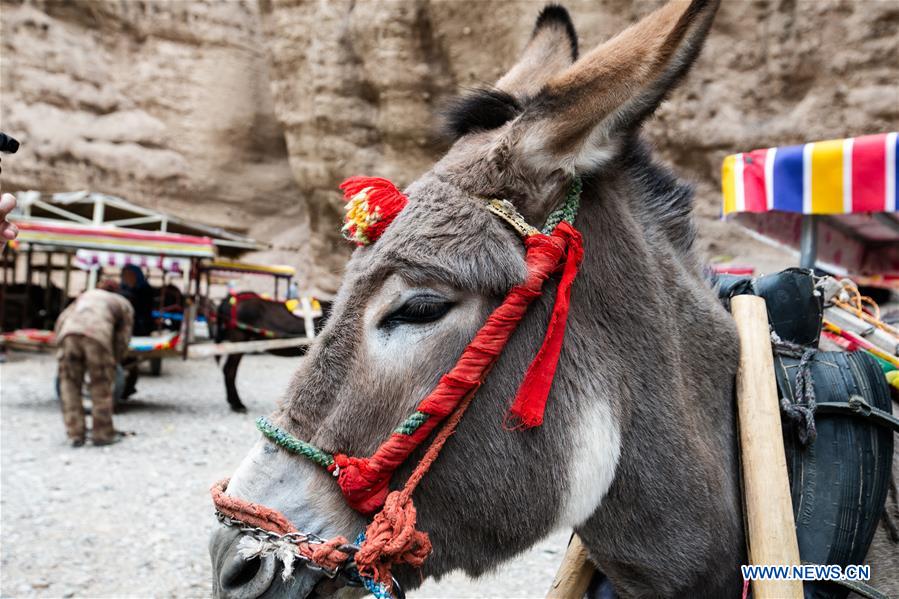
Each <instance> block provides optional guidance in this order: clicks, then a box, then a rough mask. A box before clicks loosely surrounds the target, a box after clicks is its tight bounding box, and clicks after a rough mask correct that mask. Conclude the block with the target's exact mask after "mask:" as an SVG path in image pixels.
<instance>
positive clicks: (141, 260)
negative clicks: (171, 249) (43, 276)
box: [75, 250, 190, 274]
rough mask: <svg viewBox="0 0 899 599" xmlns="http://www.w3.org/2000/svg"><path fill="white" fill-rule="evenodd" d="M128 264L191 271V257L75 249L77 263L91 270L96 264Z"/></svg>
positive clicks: (174, 270)
mask: <svg viewBox="0 0 899 599" xmlns="http://www.w3.org/2000/svg"><path fill="white" fill-rule="evenodd" d="M128 264H133V265H135V266H139V267H141V268H158V269H161V270H165V271H168V272H175V273H179V274H183V273H185V272H189V271H190V258H170V257H168V256H150V255H147V254H126V253H124V252H101V251H98V250H76V251H75V265H76V266H77V267H78V268H82V269H84V270H90V269H91V268H93V267H94V266H101V267H102V266H117V267H119V268H121V267H122V266H127V265H128Z"/></svg>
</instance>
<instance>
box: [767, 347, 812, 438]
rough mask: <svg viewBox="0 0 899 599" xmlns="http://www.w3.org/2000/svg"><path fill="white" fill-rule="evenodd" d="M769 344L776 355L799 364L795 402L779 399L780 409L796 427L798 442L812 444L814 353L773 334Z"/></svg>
mask: <svg viewBox="0 0 899 599" xmlns="http://www.w3.org/2000/svg"><path fill="white" fill-rule="evenodd" d="M771 342H772V344H773V345H774V349H775V351H776V352H777V353H779V354H781V355H784V356H787V357H789V358H795V359H798V360H799V364H798V365H797V366H796V393H795V398H794V399H795V401H790V400H789V399H787V398H786V397H781V398H780V409H781V411H783V413H784V414H786V416H787V417H788V418H789V419H790V420H792V421H793V422H794V423H795V424H796V426H797V427H798V433H799V442H800V443H802V444H803V445H808V444H809V443H814V442H815V439H816V438H817V436H818V430H817V428H816V427H815V409H816V407H817V403H816V396H815V386H814V384H813V383H812V372H811V368H812V360H813V359H814V357H815V353H816V351H815V349H814V348H808V347H805V346H802V345H799V344H796V343H793V342H791V341H786V340H784V339H781V338H780V337H778V336H777V335H776V334H774V333H771Z"/></svg>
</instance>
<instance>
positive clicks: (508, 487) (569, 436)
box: [211, 0, 717, 597]
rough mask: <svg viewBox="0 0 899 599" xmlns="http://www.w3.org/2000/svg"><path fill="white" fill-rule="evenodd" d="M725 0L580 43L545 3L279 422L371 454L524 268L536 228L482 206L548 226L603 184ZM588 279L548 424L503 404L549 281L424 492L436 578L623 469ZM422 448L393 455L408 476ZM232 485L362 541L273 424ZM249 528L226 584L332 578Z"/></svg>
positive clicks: (322, 528) (519, 539)
mask: <svg viewBox="0 0 899 599" xmlns="http://www.w3.org/2000/svg"><path fill="white" fill-rule="evenodd" d="M716 7H717V3H716V2H714V1H700V0H695V1H693V2H672V3H670V4H668V5H666V6H664V7H662V8H661V9H659V10H658V11H656V12H654V13H652V14H650V15H649V16H647V17H646V18H644V19H643V20H642V21H640V22H639V23H637V24H635V25H633V26H632V27H630V28H628V29H626V30H625V31H623V32H622V33H621V34H619V35H618V36H616V37H614V38H612V39H611V40H609V41H607V42H605V43H604V44H601V45H600V46H598V47H597V48H595V49H594V50H593V51H591V52H590V53H589V54H587V55H585V56H583V57H582V58H580V59H578V57H577V52H578V49H577V48H578V42H577V38H576V36H575V33H574V28H573V26H572V24H571V21H570V19H569V17H568V13H567V12H566V11H565V10H564V9H563V8H561V7H558V6H550V7H547V8H546V9H544V10H543V12H542V13H541V15H540V17H539V18H538V20H537V23H536V26H535V28H534V31H533V34H532V35H531V38H530V41H529V42H528V44H527V46H526V47H525V50H524V52H523V55H522V57H521V59H520V61H519V62H518V63H517V64H516V65H515V66H513V67H512V68H511V69H510V70H509V72H508V73H507V74H506V75H505V76H503V77H502V78H501V79H500V80H499V81H498V82H497V83H496V86H495V87H494V88H492V89H486V90H479V91H475V92H472V93H470V94H468V95H466V96H463V97H462V98H460V99H458V100H457V101H456V102H455V103H454V104H453V105H451V106H450V108H449V111H448V116H447V119H446V121H447V132H448V134H449V135H450V136H451V137H452V138H453V140H454V143H453V145H452V147H451V148H450V150H449V151H448V153H447V154H446V156H444V158H443V159H442V160H440V161H439V162H438V163H437V164H436V165H435V166H434V167H433V168H432V169H431V170H430V171H429V172H427V173H425V174H424V175H423V176H421V177H420V178H419V179H418V180H417V181H415V182H414V183H412V184H411V185H410V186H409V187H408V188H407V189H406V190H405V194H406V196H407V197H408V198H409V202H408V205H407V206H406V207H405V208H404V209H403V210H402V212H400V213H399V215H398V216H397V218H396V219H395V220H394V221H393V222H392V224H391V225H390V226H389V227H388V228H387V229H386V231H384V232H383V234H382V235H381V236H380V238H379V239H378V240H377V241H376V242H375V243H373V244H371V245H367V246H365V247H360V248H359V249H357V250H356V252H355V253H354V254H353V256H352V258H351V260H350V261H349V263H348V265H347V269H346V274H345V277H344V280H343V284H342V286H341V289H340V292H339V293H338V297H337V299H336V301H335V303H334V306H333V311H332V314H331V317H330V320H329V322H328V324H327V326H326V327H325V329H324V330H323V331H322V333H321V335H320V336H319V337H318V338H317V339H316V341H315V343H314V344H313V346H312V347H311V348H310V350H309V352H308V354H307V357H306V358H305V360H304V362H303V363H302V365H301V366H300V368H299V369H298V370H297V372H296V374H295V375H294V377H293V380H292V382H291V384H290V386H289V388H288V390H287V393H286V395H285V397H284V398H283V400H282V401H281V403H280V406H279V409H278V411H277V413H276V415H275V416H274V418H273V420H274V421H275V423H276V424H277V425H278V426H280V427H281V428H283V429H285V430H287V431H289V432H290V433H291V434H293V435H294V436H295V437H297V438H299V439H304V440H307V441H309V442H311V443H313V444H314V445H316V446H318V447H320V448H322V449H325V450H327V451H330V452H341V453H344V454H347V455H357V456H366V455H370V454H371V453H372V452H373V451H374V450H375V449H376V448H377V446H378V445H379V444H380V443H381V442H382V441H383V440H384V439H385V438H386V437H387V436H388V435H389V434H390V432H391V431H392V430H394V429H395V428H396V427H397V426H398V425H399V424H400V423H402V422H403V420H404V419H405V418H406V417H407V416H408V415H409V414H410V413H411V412H412V411H413V410H414V409H415V407H416V405H417V404H418V403H419V402H420V401H421V400H422V399H423V398H424V397H425V396H426V395H427V394H428V393H429V392H430V391H431V390H432V389H433V388H434V387H435V385H436V384H437V383H438V381H439V379H440V377H441V375H443V374H444V373H446V372H447V371H449V370H450V369H451V368H452V367H453V365H454V364H455V362H456V360H457V359H458V357H459V355H460V354H461V352H462V351H463V349H464V348H465V346H466V345H467V344H468V343H469V342H470V341H471V339H472V338H473V336H474V335H475V333H476V332H477V331H478V329H479V328H480V327H481V326H482V325H483V323H484V322H485V319H486V318H487V316H488V315H489V313H490V311H491V310H492V309H493V308H495V307H496V306H497V305H498V303H499V302H500V301H501V300H502V298H503V297H504V296H505V294H506V293H507V292H508V291H509V290H510V288H512V287H513V286H514V285H516V284H518V283H520V282H521V281H522V280H523V279H524V277H525V275H526V268H525V262H524V258H523V256H524V250H523V246H522V243H521V240H520V239H519V238H518V236H517V235H516V234H515V233H514V232H513V231H512V230H511V229H510V228H509V226H508V225H507V224H506V223H504V222H503V221H502V220H500V219H499V218H497V217H496V216H494V215H493V214H491V213H490V212H489V211H488V210H486V204H487V200H486V199H485V198H502V199H506V200H509V201H511V202H512V203H513V204H514V205H515V206H516V208H517V209H518V211H519V212H520V213H521V214H522V215H524V216H525V217H526V219H527V220H528V221H529V222H530V223H531V224H534V225H540V224H542V223H543V221H544V220H545V219H546V217H547V215H548V214H549V213H550V212H551V211H552V210H553V209H555V208H556V207H557V206H558V205H559V204H560V202H561V201H562V200H563V198H564V197H565V194H566V192H567V190H568V189H569V186H570V185H571V183H572V181H573V179H574V178H575V177H589V178H590V179H591V180H592V181H601V180H602V178H603V177H604V176H605V174H604V173H606V171H607V170H608V169H607V168H606V167H607V165H609V164H610V163H611V162H613V161H614V159H615V157H616V156H617V155H618V154H619V153H620V152H621V151H623V149H624V148H625V147H626V146H627V144H628V143H632V140H633V138H634V132H635V131H636V130H637V129H638V128H639V126H640V124H641V123H642V122H643V121H644V120H645V119H646V117H647V116H648V115H650V114H651V113H652V112H653V110H654V109H655V108H656V107H657V106H658V105H659V103H660V102H661V101H662V99H663V98H664V97H665V95H666V93H668V92H669V90H671V89H672V87H673V86H674V85H675V84H676V82H677V81H678V80H679V79H680V78H681V77H682V76H683V75H684V74H685V72H686V71H687V70H688V68H689V66H690V64H691V62H692V61H693V60H694V59H695V57H696V55H697V54H698V52H699V49H700V46H701V44H702V41H703V39H704V37H705V35H706V33H707V31H708V29H709V27H710V24H711V21H712V18H713V15H714V12H715V10H716ZM589 187H590V186H589V185H588V192H587V193H585V197H584V199H583V203H584V208H583V209H582V213H581V216H580V218H579V220H578V221H577V223H576V225H577V226H578V227H579V228H581V229H582V230H583V231H584V232H585V236H589V235H590V228H591V227H590V223H589V222H588V221H587V220H585V219H586V218H587V217H588V216H589V214H590V213H591V212H595V211H593V210H591V208H590V203H591V200H595V198H591V197H589V195H590V193H589ZM622 201H623V202H625V203H627V201H628V200H626V199H625V200H622ZM610 226H612V225H609V224H608V223H607V224H606V226H605V227H606V228H609V227H610ZM636 234H641V233H640V231H639V230H638V231H637V233H636ZM587 252H588V254H587V256H586V258H585V261H584V265H583V269H584V271H587V272H589V271H594V272H595V273H597V274H596V277H595V278H596V280H599V278H601V277H602V269H603V267H604V266H603V265H604V260H606V258H607V257H605V256H602V255H591V254H590V247H589V245H588V248H587ZM597 253H601V251H599V250H597ZM589 280H590V278H589V277H588V280H587V281H578V283H577V284H576V285H575V297H574V298H573V299H572V313H571V317H570V319H569V334H568V336H567V338H566V340H565V349H564V350H563V355H562V360H561V362H560V365H559V370H558V373H557V376H556V379H555V383H554V386H553V389H552V394H551V396H550V398H549V406H548V407H547V412H546V420H545V422H544V424H543V426H541V427H539V428H535V429H531V430H528V431H523V432H521V431H519V432H510V431H508V430H506V429H505V428H504V427H503V421H504V415H505V413H506V411H507V409H508V407H509V403H510V401H511V398H512V397H513V396H514V395H515V392H516V390H517V388H518V385H519V383H520V381H521V378H522V374H523V372H524V371H525V370H526V368H527V365H528V363H529V362H530V360H531V359H532V358H533V356H534V352H535V350H536V348H537V346H538V345H539V343H540V340H541V339H542V338H543V334H544V332H545V331H546V326H547V324H546V323H547V318H548V312H549V310H550V308H551V301H550V299H551V297H552V296H553V295H554V294H553V293H545V294H544V295H545V296H546V297H544V298H540V299H538V300H537V301H536V302H535V304H534V305H533V306H532V308H531V310H530V311H529V312H528V314H527V316H526V317H525V319H524V320H523V321H522V323H521V324H520V326H519V328H518V329H517V331H516V333H515V334H514V335H513V337H512V339H511V340H510V342H509V344H508V345H507V347H506V349H505V351H504V353H503V355H502V356H501V358H500V359H499V361H498V363H497V364H496V366H495V368H494V369H493V371H492V373H491V374H490V376H489V377H488V378H487V380H486V382H485V383H484V385H483V386H482V387H481V388H480V389H479V390H478V392H477V396H476V398H475V399H474V402H473V403H472V407H471V408H470V409H469V411H468V413H467V414H466V416H465V418H464V419H463V421H462V422H461V424H460V426H459V428H458V430H457V432H456V434H455V435H454V436H453V437H452V438H451V439H450V440H449V442H448V443H447V445H446V447H445V449H444V451H443V453H442V454H441V455H440V459H439V460H438V461H437V462H436V464H435V465H434V467H433V468H432V469H431V471H430V472H429V473H428V474H427V476H426V478H425V479H424V482H423V484H422V485H421V486H420V487H419V489H418V490H417V491H416V493H415V503H416V506H417V508H418V514H419V528H420V529H421V530H424V531H427V533H428V534H429V535H430V538H431V541H432V543H433V547H434V549H433V554H432V555H431V557H430V559H429V560H428V562H427V563H426V565H425V566H424V569H423V573H424V574H425V575H426V576H430V575H440V574H442V573H444V572H447V571H450V570H453V569H457V568H462V569H464V570H465V571H466V572H467V573H469V574H471V575H478V574H480V573H482V572H484V571H485V570H487V569H489V568H492V567H494V566H495V565H496V564H497V563H499V562H500V561H501V560H503V559H506V558H509V557H511V556H513V555H515V554H516V553H518V552H520V551H522V550H524V549H525V548H527V547H529V546H530V545H532V544H533V543H535V542H536V541H537V540H539V539H540V538H541V537H543V536H544V535H546V534H547V533H548V532H550V531H551V530H552V529H553V528H554V527H556V526H563V525H564V526H574V525H578V524H581V523H583V522H584V521H585V520H587V519H588V518H589V517H590V515H591V514H592V513H593V512H594V511H595V510H596V508H597V507H598V506H599V505H600V502H601V500H602V498H603V496H604V494H605V493H606V491H607V490H608V488H609V486H610V485H611V484H612V481H613V479H614V478H615V475H616V467H617V464H618V459H619V455H620V452H621V438H622V434H621V429H622V426H623V425H622V422H620V418H621V414H623V413H625V412H626V409H624V408H620V404H621V403H622V402H625V401H627V400H626V399H622V398H619V397H617V396H616V395H615V393H612V392H610V391H609V390H608V389H602V388H601V387H602V380H603V377H604V376H605V374H606V373H605V372H604V370H608V369H615V368H617V367H618V366H616V363H614V362H603V361H602V359H600V357H599V354H600V353H601V352H599V351H597V349H596V348H595V347H593V346H591V340H590V336H591V335H592V334H593V333H594V332H595V328H596V327H597V323H596V315H595V313H594V312H595V311H596V310H597V306H596V305H595V303H596V302H592V304H593V305H591V299H590V298H591V289H590V288H589V287H588V286H586V285H587V284H588V281H589ZM613 349H614V348H613ZM591 356H592V357H594V358H596V360H595V361H594V362H590V359H591ZM579 368H586V369H587V371H586V372H584V371H579V370H578V369H579ZM417 457H418V456H417V455H415V454H413V456H412V458H411V459H410V460H409V462H410V463H407V464H405V465H404V466H403V468H401V469H400V470H399V471H398V472H397V474H396V476H395V477H394V480H393V485H394V486H398V485H401V484H402V482H403V481H404V480H405V477H406V476H407V475H408V474H409V472H410V470H411V468H412V466H413V464H414V462H415V461H416V459H417ZM228 493H229V494H233V495H234V496H238V497H242V498H244V499H247V500H249V501H253V502H256V503H261V504H264V505H267V506H270V507H272V508H275V509H277V510H279V511H281V512H282V513H283V514H285V515H286V516H287V517H288V518H289V519H290V520H291V521H292V522H293V523H294V524H295V525H296V527H297V528H298V529H300V530H303V531H308V532H312V533H315V534H317V535H319V536H322V537H331V536H335V535H343V536H346V537H348V538H350V539H352V538H354V537H355V536H356V535H357V534H358V533H359V532H361V531H362V530H364V527H365V524H366V519H365V518H364V517H363V516H361V515H360V514H358V513H357V512H355V511H354V510H352V509H350V508H349V507H348V506H347V505H346V503H345V501H344V498H343V496H342V495H341V493H340V491H339V489H338V488H337V485H336V484H335V482H334V479H333V478H332V477H331V476H330V475H329V474H328V473H326V472H324V471H322V470H320V469H319V468H318V467H316V466H314V465H312V464H310V463H308V462H306V461H304V460H303V459H302V458H300V457H297V456H296V455H293V454H290V453H288V452H286V451H284V450H282V449H280V448H278V447H276V446H275V445H273V444H271V443H269V442H268V441H267V440H265V439H263V440H261V441H259V442H258V443H257V445H256V446H255V447H254V449H253V450H252V451H251V453H250V454H249V455H248V456H247V457H246V459H245V460H244V461H243V463H242V464H241V466H240V468H239V469H238V471H237V472H236V473H235V475H234V477H233V479H232V481H231V483H230V486H229V489H228ZM236 544H237V543H236V533H233V532H230V531H219V532H218V533H216V535H215V536H214V538H213V540H212V543H211V552H212V554H213V562H214V566H215V587H216V589H217V591H218V592H219V593H220V594H221V595H222V596H234V597H256V596H260V595H263V594H266V593H271V594H277V593H281V592H285V591H286V589H285V588H284V587H283V584H289V585H290V589H289V590H290V592H291V593H293V594H299V595H300V596H306V595H307V594H310V593H311V592H312V589H313V587H314V586H315V584H316V582H317V580H318V578H319V576H317V575H316V574H314V573H313V572H311V571H308V570H304V569H300V570H299V571H298V572H297V573H295V574H294V578H293V579H292V581H291V582H290V583H282V582H281V579H280V578H279V577H275V575H274V572H273V568H272V567H271V564H268V563H265V562H259V561H258V560H257V561H255V562H254V561H249V562H245V561H243V560H242V559H241V558H240V557H239V556H237V555H236V554H235V546H236ZM397 575H398V578H399V579H400V580H401V581H403V582H404V583H410V584H415V583H417V582H418V581H419V580H420V578H419V575H418V574H417V573H415V572H411V571H406V572H403V571H399V572H397Z"/></svg>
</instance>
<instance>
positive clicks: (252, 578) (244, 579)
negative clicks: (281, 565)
mask: <svg viewBox="0 0 899 599" xmlns="http://www.w3.org/2000/svg"><path fill="white" fill-rule="evenodd" d="M274 578H275V560H274V559H273V558H272V557H265V558H253V559H249V560H246V559H243V558H242V557H240V555H237V554H232V555H230V556H228V558H227V559H226V560H225V563H223V564H222V568H221V570H220V572H219V586H220V588H221V590H222V597H223V598H227V599H255V598H256V597H259V596H261V595H262V594H264V593H265V592H266V591H267V590H268V589H269V587H271V585H272V581H273V580H274Z"/></svg>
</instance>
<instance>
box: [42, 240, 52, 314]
mask: <svg viewBox="0 0 899 599" xmlns="http://www.w3.org/2000/svg"><path fill="white" fill-rule="evenodd" d="M45 255H46V256H47V259H46V262H47V264H46V266H47V272H46V273H44V284H45V285H46V289H44V319H43V320H42V321H41V327H42V328H45V329H48V328H50V302H51V300H52V298H53V294H52V291H53V278H52V275H53V252H47V253H46V254H45Z"/></svg>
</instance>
